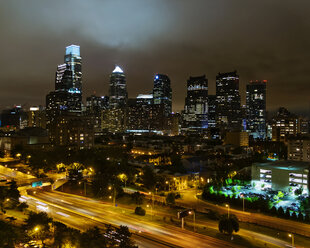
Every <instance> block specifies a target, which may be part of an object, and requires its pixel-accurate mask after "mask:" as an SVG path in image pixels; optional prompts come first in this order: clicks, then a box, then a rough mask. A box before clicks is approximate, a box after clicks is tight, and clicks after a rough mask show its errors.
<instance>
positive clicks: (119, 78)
mask: <svg viewBox="0 0 310 248" xmlns="http://www.w3.org/2000/svg"><path fill="white" fill-rule="evenodd" d="M127 99H128V94H127V86H126V77H125V74H124V72H123V70H122V69H121V68H120V67H119V66H116V67H115V69H114V70H113V72H112V74H111V75H110V88H109V107H110V108H113V109H116V108H124V107H126V105H127Z"/></svg>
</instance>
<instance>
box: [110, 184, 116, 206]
mask: <svg viewBox="0 0 310 248" xmlns="http://www.w3.org/2000/svg"><path fill="white" fill-rule="evenodd" d="M108 189H109V190H112V186H109V188H108ZM115 198H116V190H115V186H114V185H113V196H112V195H110V196H109V199H113V205H114V206H115V201H116V199H115Z"/></svg>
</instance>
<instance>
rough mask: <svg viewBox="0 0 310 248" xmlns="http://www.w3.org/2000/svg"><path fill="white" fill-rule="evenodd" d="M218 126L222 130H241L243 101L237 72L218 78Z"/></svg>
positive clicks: (220, 75)
mask: <svg viewBox="0 0 310 248" xmlns="http://www.w3.org/2000/svg"><path fill="white" fill-rule="evenodd" d="M216 99H217V124H218V127H219V128H221V129H222V130H223V129H224V130H225V129H226V130H241V121H242V118H241V99H240V94H239V75H237V71H233V72H227V73H219V74H218V75H217V76H216Z"/></svg>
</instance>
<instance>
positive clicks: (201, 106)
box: [182, 75, 208, 132]
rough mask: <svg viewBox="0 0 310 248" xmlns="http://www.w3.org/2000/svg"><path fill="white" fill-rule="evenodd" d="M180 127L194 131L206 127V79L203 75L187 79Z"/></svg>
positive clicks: (202, 129) (200, 130)
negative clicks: (181, 125)
mask: <svg viewBox="0 0 310 248" xmlns="http://www.w3.org/2000/svg"><path fill="white" fill-rule="evenodd" d="M182 128H183V129H184V130H185V131H194V132H202V131H205V130H206V129H207V128H208V79H207V78H206V76H205V75H203V76H200V77H190V78H189V79H188V80H187V96H186V98H185V106H184V112H183V127H182Z"/></svg>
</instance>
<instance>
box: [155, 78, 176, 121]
mask: <svg viewBox="0 0 310 248" xmlns="http://www.w3.org/2000/svg"><path fill="white" fill-rule="evenodd" d="M153 99H154V104H163V106H164V110H165V111H164V113H165V116H166V117H168V116H169V115H170V114H171V112H172V89H171V85H170V79H169V77H168V76H167V75H163V74H156V75H155V78H154V88H153Z"/></svg>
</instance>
